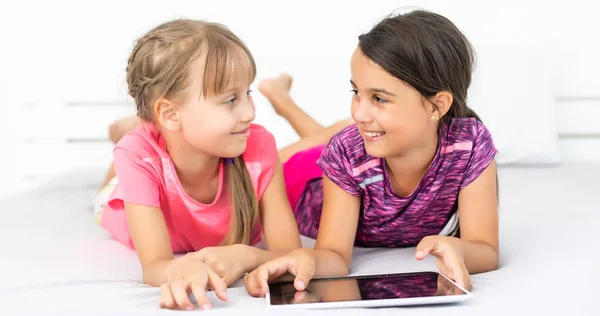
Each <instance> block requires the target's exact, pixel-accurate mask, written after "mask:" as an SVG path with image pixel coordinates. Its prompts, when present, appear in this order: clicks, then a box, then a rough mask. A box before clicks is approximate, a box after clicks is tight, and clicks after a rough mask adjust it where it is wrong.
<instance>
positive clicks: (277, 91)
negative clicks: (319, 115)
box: [258, 74, 324, 138]
mask: <svg viewBox="0 0 600 316" xmlns="http://www.w3.org/2000/svg"><path fill="white" fill-rule="evenodd" d="M291 86H292V77H290V76H289V75H287V74H282V75H280V76H279V77H277V78H268V79H265V80H263V81H261V82H260V84H259V85H258V89H259V90H260V92H261V93H262V94H263V95H264V96H265V97H267V99H269V102H271V105H273V109H275V112H276V113H277V114H279V115H281V116H282V117H283V118H285V119H286V120H287V121H288V122H289V123H290V125H292V127H293V128H294V130H295V131H296V133H298V135H299V136H300V138H304V137H307V136H310V135H312V134H315V133H317V132H320V131H321V130H323V128H324V127H323V126H322V125H321V124H319V122H317V121H316V120H315V119H313V118H312V117H310V115H308V114H306V112H304V111H303V110H302V109H301V108H300V107H299V106H298V105H296V103H294V100H292V97H291V96H290V88H291Z"/></svg>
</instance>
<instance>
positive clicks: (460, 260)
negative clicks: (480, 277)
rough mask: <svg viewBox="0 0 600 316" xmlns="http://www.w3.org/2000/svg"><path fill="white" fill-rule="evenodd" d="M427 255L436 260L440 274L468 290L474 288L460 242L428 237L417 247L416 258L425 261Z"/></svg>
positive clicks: (447, 238)
mask: <svg viewBox="0 0 600 316" xmlns="http://www.w3.org/2000/svg"><path fill="white" fill-rule="evenodd" d="M427 255H432V256H434V257H435V258H436V263H437V267H438V269H439V270H440V273H442V274H444V275H446V276H447V277H449V278H451V279H452V280H454V281H455V282H456V283H457V284H458V285H460V286H462V287H464V288H465V289H467V290H469V291H470V290H471V288H472V287H473V286H472V284H471V278H470V277H469V271H468V270H467V267H466V266H465V260H464V255H463V249H462V246H461V244H460V240H458V239H457V238H455V237H447V236H427V237H425V238H423V239H422V240H421V242H420V243H419V244H418V245H417V252H416V254H415V258H416V259H417V260H423V259H424V258H425V257H426V256H427Z"/></svg>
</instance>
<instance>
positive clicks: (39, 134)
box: [17, 102, 135, 140]
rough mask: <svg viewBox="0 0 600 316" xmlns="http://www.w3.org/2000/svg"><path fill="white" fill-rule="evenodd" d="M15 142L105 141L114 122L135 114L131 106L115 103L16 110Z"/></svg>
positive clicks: (38, 105) (34, 107)
mask: <svg viewBox="0 0 600 316" xmlns="http://www.w3.org/2000/svg"><path fill="white" fill-rule="evenodd" d="M19 112H20V117H23V118H25V117H26V118H28V119H27V120H23V121H22V123H21V124H18V127H17V128H18V129H19V133H18V135H17V139H19V140H33V139H38V140H60V139H92V140H98V139H107V138H108V127H109V125H110V124H111V123H112V122H114V121H115V120H117V119H119V118H122V117H124V116H128V115H135V108H134V106H133V105H123V104H122V103H119V102H102V103H84V104H72V105H58V106H49V105H44V104H35V105H30V106H24V107H20V108H19Z"/></svg>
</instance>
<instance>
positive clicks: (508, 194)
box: [0, 165, 600, 316]
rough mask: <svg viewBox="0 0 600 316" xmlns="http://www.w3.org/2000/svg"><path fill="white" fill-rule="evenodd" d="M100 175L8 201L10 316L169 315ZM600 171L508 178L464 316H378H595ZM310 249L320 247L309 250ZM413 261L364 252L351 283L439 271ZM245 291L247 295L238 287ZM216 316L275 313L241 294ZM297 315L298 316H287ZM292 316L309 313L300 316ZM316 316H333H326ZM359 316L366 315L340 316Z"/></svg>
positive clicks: (1, 242) (516, 170)
mask: <svg viewBox="0 0 600 316" xmlns="http://www.w3.org/2000/svg"><path fill="white" fill-rule="evenodd" d="M100 179H102V172H101V171H100V170H97V171H82V172H72V173H69V174H66V175H64V176H62V177H59V178H57V179H55V180H54V181H52V182H50V183H48V184H46V185H44V186H42V187H40V188H38V189H35V190H33V191H31V192H28V193H25V194H22V195H19V196H14V197H12V198H9V199H5V200H3V201H0V254H1V259H0V275H1V277H2V278H1V279H0V281H1V282H0V303H1V304H2V305H0V306H1V307H0V314H3V315H12V314H15V313H21V312H23V313H28V314H29V313H34V314H38V313H39V314H47V313H60V314H67V313H77V314H95V313H98V314H166V313H171V312H172V311H167V310H161V309H159V308H158V297H159V290H158V289H157V288H152V287H149V286H145V285H143V284H142V283H141V279H142V278H141V269H140V267H139V263H138V261H137V258H136V255H135V253H134V252H133V251H131V250H129V249H127V248H126V247H124V246H122V245H120V244H118V243H117V242H115V241H113V240H112V239H111V238H110V236H109V235H108V234H107V233H106V232H104V231H103V230H102V229H101V228H100V227H98V226H97V225H96V224H95V223H94V219H93V216H92V210H91V206H92V199H93V196H94V194H95V192H96V188H97V186H98V185H99V182H100ZM598 179H600V165H564V166H561V167H556V168H523V167H511V168H509V167H504V168H501V169H500V200H501V202H500V203H501V210H500V234H501V268H500V269H499V270H497V271H494V272H490V273H483V274H478V275H473V276H472V279H473V283H474V289H473V294H474V297H473V299H472V300H470V301H468V302H466V303H463V304H459V305H445V306H431V307H403V308H400V311H398V310H397V309H394V308H385V309H371V310H369V311H367V312H368V313H369V314H373V315H379V314H396V315H397V314H398V313H410V314H411V315H440V314H442V313H443V315H461V316H464V315H483V314H485V315H509V314H513V313H514V314H518V315H521V314H523V315H525V314H529V315H541V314H546V313H550V312H558V313H573V314H577V315H597V314H598V311H596V310H595V309H594V307H595V306H594V305H595V304H594V300H595V299H597V297H598V294H600V291H599V290H598V288H599V285H600V277H598V268H599V267H600V264H599V263H600V260H599V257H600V255H599V252H600V246H599V245H598V237H597V234H596V229H597V227H598V224H600V213H599V212H600V202H599V201H598V199H597V197H596V194H598V192H600V184H599V182H598ZM303 242H304V243H305V245H307V246H310V245H312V243H313V242H314V241H312V240H309V239H304V240H303ZM413 253H414V249H412V248H411V249H359V248H357V249H356V250H355V256H354V260H353V263H352V273H353V274H367V273H379V272H404V271H420V270H431V269H435V263H434V261H433V260H432V259H429V260H426V261H424V262H417V261H415V260H414V259H413ZM239 285H240V284H239V282H238V284H237V286H239ZM209 295H210V297H211V298H212V299H213V302H215V306H214V308H213V310H212V311H211V313H216V314H223V315H234V314H237V313H239V312H240V311H241V310H244V312H245V313H247V312H248V309H250V310H249V311H250V312H251V313H254V312H256V313H261V314H262V315H266V314H273V315H275V311H272V310H268V309H266V308H265V307H264V299H261V298H252V297H250V296H249V295H248V294H247V293H246V292H245V290H244V289H243V288H241V287H237V288H230V289H229V298H230V300H229V301H228V302H225V303H220V302H218V301H217V300H216V299H215V297H214V296H213V295H212V294H211V293H209ZM286 313H288V312H286ZM289 313H293V314H296V313H301V311H298V310H295V311H294V310H292V311H290V312H289ZM312 313H317V314H318V313H324V311H316V312H312ZM333 313H335V314H338V313H339V314H340V315H341V314H343V315H348V314H361V315H363V314H364V313H365V310H360V309H357V310H335V311H333Z"/></svg>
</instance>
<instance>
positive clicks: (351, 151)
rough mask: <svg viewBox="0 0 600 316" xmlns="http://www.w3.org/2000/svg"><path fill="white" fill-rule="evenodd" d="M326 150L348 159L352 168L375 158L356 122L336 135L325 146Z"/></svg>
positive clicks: (340, 157)
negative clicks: (369, 151)
mask: <svg viewBox="0 0 600 316" xmlns="http://www.w3.org/2000/svg"><path fill="white" fill-rule="evenodd" d="M325 151H326V152H329V154H331V155H332V156H334V157H338V158H339V159H344V160H346V161H347V163H348V165H349V167H351V168H354V167H356V166H360V165H362V164H364V163H366V162H368V161H370V160H373V159H374V157H372V156H370V155H369V154H368V153H367V151H366V149H365V143H364V140H363V138H362V136H361V135H360V132H359V130H358V127H357V126H356V125H355V124H353V125H350V126H348V127H346V128H344V129H343V130H341V131H340V132H338V133H337V134H336V135H334V136H333V137H332V138H331V140H330V141H329V143H328V144H327V146H326V147H325Z"/></svg>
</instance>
